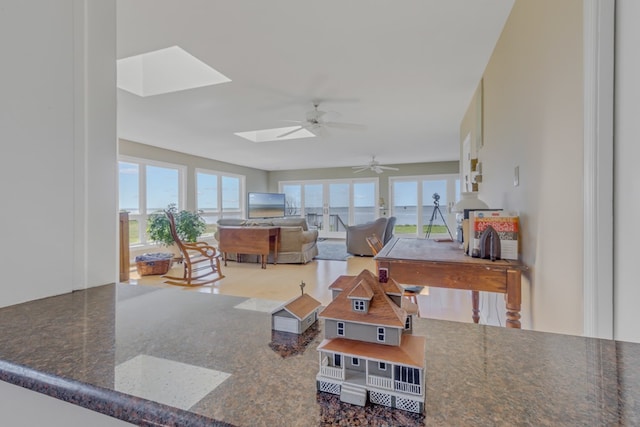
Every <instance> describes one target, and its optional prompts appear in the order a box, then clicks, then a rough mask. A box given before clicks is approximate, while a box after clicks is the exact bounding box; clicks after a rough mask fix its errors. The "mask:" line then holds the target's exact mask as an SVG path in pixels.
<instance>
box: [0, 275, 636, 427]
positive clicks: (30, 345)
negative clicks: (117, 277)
mask: <svg viewBox="0 0 640 427" xmlns="http://www.w3.org/2000/svg"><path fill="white" fill-rule="evenodd" d="M244 301H246V298H236V297H229V296H221V295H209V294H200V293H197V292H187V291H183V290H179V289H156V288H151V287H140V286H131V285H108V286H102V287H98V288H93V289H89V290H86V291H79V292H74V293H71V294H67V295H61V296H57V297H52V298H46V299H43V300H38V301H32V302H29V303H25V304H20V305H16V306H11V307H6V308H3V309H0V379H2V380H4V381H7V382H10V383H14V384H18V385H22V386H24V387H27V388H31V389H33V390H37V391H40V392H43V393H46V394H49V395H52V396H55V397H57V398H59V399H62V400H66V401H70V402H73V403H76V404H78V405H82V406H85V407H88V408H90V409H93V410H96V411H99V412H103V413H106V414H108V415H111V416H114V417H116V418H120V419H123V420H125V421H129V422H132V423H134V424H139V425H185V426H186V425H189V426H199V425H203V426H204V425H206V426H215V425H228V424H232V425H237V426H274V425H278V426H305V427H306V426H317V425H379V426H394V425H403V426H405V425H447V426H449V425H451V426H460V425H465V426H466V425H472V426H503V425H509V426H511V425H531V426H559V425H567V426H586V425H589V426H593V425H602V426H611V425H630V426H631V425H640V344H633V343H624V342H616V341H609V340H598V339H589V338H582V337H575V336H566V335H559V334H549V333H540V332H532V331H522V330H514V329H504V328H497V327H489V326H480V325H475V324H468V323H456V322H447V321H438V320H426V319H419V320H418V321H416V322H415V325H414V333H416V334H422V335H425V336H426V337H427V353H426V357H427V369H426V385H427V392H426V404H425V408H426V409H425V413H424V414H423V415H421V416H420V415H416V414H410V413H406V412H404V411H398V410H396V411H392V410H388V409H386V408H382V407H379V406H371V405H369V406H367V407H366V408H360V407H357V406H351V405H348V404H344V403H340V402H339V400H338V399H337V398H336V396H332V395H326V394H324V393H317V392H316V388H315V376H316V374H317V372H318V354H317V352H316V347H317V345H318V343H319V342H320V340H321V339H322V323H320V324H319V325H318V329H319V330H320V331H319V333H315V334H314V333H311V334H310V335H309V336H307V337H306V341H307V342H308V347H306V350H305V348H304V347H302V348H300V346H299V345H298V344H296V343H290V342H289V343H288V342H275V341H277V339H276V338H278V337H274V336H272V332H271V326H270V325H271V324H270V316H269V314H268V313H266V312H261V311H253V310H245V309H240V308H234V307H235V306H237V305H238V304H240V303H242V302H244ZM139 355H146V356H152V357H154V358H160V359H162V360H170V361H175V362H180V363H182V364H188V365H190V366H195V367H202V368H208V369H210V370H215V371H220V372H223V373H227V374H230V375H229V376H228V377H227V378H226V379H224V381H222V382H221V383H220V385H219V386H218V387H217V388H215V389H214V390H213V391H210V392H208V393H207V394H206V395H204V397H202V398H200V399H199V400H198V401H197V402H196V403H195V404H193V405H192V406H190V407H189V408H187V409H185V410H181V409H177V408H173V407H170V406H167V405H165V404H161V403H158V402H155V401H153V400H148V399H142V398H136V397H133V396H131V395H128V394H123V393H121V392H118V391H116V388H117V384H116V383H117V375H116V371H117V369H116V367H117V366H120V365H123V364H124V363H125V362H127V361H130V360H132V359H134V358H136V356H139ZM165 382H169V386H171V380H167V381H165ZM176 387H177V385H176Z"/></svg>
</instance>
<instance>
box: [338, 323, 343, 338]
mask: <svg viewBox="0 0 640 427" xmlns="http://www.w3.org/2000/svg"><path fill="white" fill-rule="evenodd" d="M338 335H339V336H344V322H338Z"/></svg>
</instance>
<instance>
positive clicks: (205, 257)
mask: <svg viewBox="0 0 640 427" xmlns="http://www.w3.org/2000/svg"><path fill="white" fill-rule="evenodd" d="M165 214H166V215H167V218H169V227H170V230H171V236H172V237H173V240H174V241H175V243H176V245H177V246H178V249H179V250H180V254H181V255H182V258H183V266H184V273H183V277H177V276H169V275H165V276H162V277H164V278H166V279H169V280H166V281H165V283H169V284H171V285H179V286H185V285H187V286H201V285H206V284H209V283H213V282H216V281H218V280H220V279H222V278H223V277H224V275H223V274H222V270H221V269H220V255H219V254H218V251H217V250H216V248H214V247H213V246H211V245H209V244H208V243H205V242H195V243H189V242H183V241H182V240H180V237H178V232H177V231H176V220H175V218H174V216H173V213H171V212H169V211H165Z"/></svg>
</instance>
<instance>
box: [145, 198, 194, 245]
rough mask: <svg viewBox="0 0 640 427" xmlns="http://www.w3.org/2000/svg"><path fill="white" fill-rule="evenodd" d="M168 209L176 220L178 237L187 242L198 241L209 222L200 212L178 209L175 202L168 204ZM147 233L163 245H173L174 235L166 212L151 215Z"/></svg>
mask: <svg viewBox="0 0 640 427" xmlns="http://www.w3.org/2000/svg"><path fill="white" fill-rule="evenodd" d="M167 210H168V211H170V212H172V213H173V216H174V217H175V220H176V232H177V233H178V237H180V239H181V240H183V241H185V242H196V241H198V237H200V236H201V235H202V233H204V231H205V229H206V227H207V223H206V222H205V221H204V219H202V217H201V216H200V214H199V213H198V212H191V211H186V210H181V211H178V208H177V207H176V205H175V203H172V204H170V205H169V206H167ZM147 235H148V236H149V239H150V240H152V241H154V242H156V243H159V244H161V245H163V246H171V245H173V237H171V230H170V228H169V219H168V218H167V215H165V213H164V212H156V213H152V214H151V215H149V219H148V221H147Z"/></svg>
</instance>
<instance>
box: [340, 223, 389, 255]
mask: <svg viewBox="0 0 640 427" xmlns="http://www.w3.org/2000/svg"><path fill="white" fill-rule="evenodd" d="M387 222H388V218H384V217H383V218H378V219H376V220H375V221H371V222H367V223H365V224H357V225H349V226H347V252H349V253H350V254H352V255H363V256H373V252H372V251H371V248H370V247H369V244H368V243H367V237H369V236H371V235H372V234H375V235H376V236H378V238H379V239H380V241H382V242H384V241H385V240H384V235H385V231H386V227H387Z"/></svg>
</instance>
